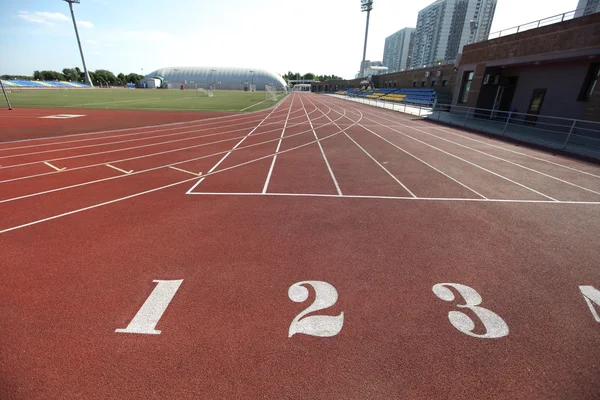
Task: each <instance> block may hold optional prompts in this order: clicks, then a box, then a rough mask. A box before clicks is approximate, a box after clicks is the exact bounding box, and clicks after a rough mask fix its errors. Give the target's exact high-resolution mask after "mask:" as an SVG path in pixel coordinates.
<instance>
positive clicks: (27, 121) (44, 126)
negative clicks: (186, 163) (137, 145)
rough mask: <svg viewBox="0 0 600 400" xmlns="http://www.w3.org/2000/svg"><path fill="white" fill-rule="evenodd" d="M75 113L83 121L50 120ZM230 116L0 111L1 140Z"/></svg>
mask: <svg viewBox="0 0 600 400" xmlns="http://www.w3.org/2000/svg"><path fill="white" fill-rule="evenodd" d="M61 114H75V115H84V116H85V118H73V119H53V118H44V117H47V116H52V115H61ZM231 114H232V113H221V112H220V113H198V112H184V111H181V112H179V111H176V112H166V111H136V110H111V111H105V110H93V109H87V108H86V109H71V108H55V109H51V108H17V109H13V110H7V109H5V108H4V109H2V110H0V132H2V133H1V134H0V140H1V141H12V140H22V139H32V138H40V137H48V136H60V135H69V134H73V133H82V132H92V130H91V129H93V132H98V131H102V130H110V129H122V128H135V127H140V126H149V125H156V124H168V123H176V122H183V121H196V120H199V119H204V118H211V117H219V116H225V115H231Z"/></svg>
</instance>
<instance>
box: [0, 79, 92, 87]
mask: <svg viewBox="0 0 600 400" xmlns="http://www.w3.org/2000/svg"><path fill="white" fill-rule="evenodd" d="M2 84H3V85H5V86H6V87H9V88H10V87H12V88H85V87H88V86H87V85H85V84H83V83H77V82H65V81H26V80H21V79H11V80H4V79H2Z"/></svg>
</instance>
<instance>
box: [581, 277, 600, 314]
mask: <svg viewBox="0 0 600 400" xmlns="http://www.w3.org/2000/svg"><path fill="white" fill-rule="evenodd" d="M579 290H580V291H581V294H582V295H583V298H584V299H585V302H586V303H587V305H588V307H589V308H590V311H591V313H592V316H593V317H594V319H595V320H596V322H600V315H598V311H596V309H595V308H594V304H595V305H596V307H600V290H598V289H596V288H595V287H593V286H579Z"/></svg>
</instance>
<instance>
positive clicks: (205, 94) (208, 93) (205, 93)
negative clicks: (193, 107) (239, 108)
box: [196, 89, 214, 97]
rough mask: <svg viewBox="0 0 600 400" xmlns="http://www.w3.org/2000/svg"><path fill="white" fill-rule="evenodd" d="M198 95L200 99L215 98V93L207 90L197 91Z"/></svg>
mask: <svg viewBox="0 0 600 400" xmlns="http://www.w3.org/2000/svg"><path fill="white" fill-rule="evenodd" d="M196 94H197V96H198V97H213V96H214V94H213V91H212V90H207V89H198V90H196Z"/></svg>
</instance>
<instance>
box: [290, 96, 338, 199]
mask: <svg viewBox="0 0 600 400" xmlns="http://www.w3.org/2000/svg"><path fill="white" fill-rule="evenodd" d="M300 103H302V107H303V108H304V102H303V101H302V97H300ZM304 111H305V112H306V108H304ZM323 114H325V113H323ZM306 118H308V123H309V124H310V129H312V131H313V134H314V135H315V139H317V144H318V145H319V149H320V150H321V154H322V155H323V160H325V164H326V165H327V169H328V170H329V175H331V179H333V183H334V184H335V189H336V190H337V193H338V195H340V196H341V195H342V190H341V189H340V185H338V181H337V179H335V175H334V174H333V171H332V170H331V166H330V165H329V161H328V160H327V156H326V155H325V151H324V150H323V146H321V142H319V141H318V140H319V137H318V136H317V132H316V131H315V128H314V127H313V124H312V122H311V120H310V116H309V115H308V113H307V114H306Z"/></svg>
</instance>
